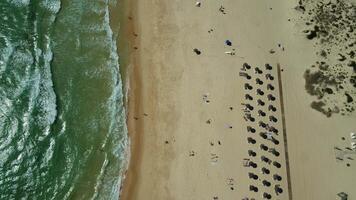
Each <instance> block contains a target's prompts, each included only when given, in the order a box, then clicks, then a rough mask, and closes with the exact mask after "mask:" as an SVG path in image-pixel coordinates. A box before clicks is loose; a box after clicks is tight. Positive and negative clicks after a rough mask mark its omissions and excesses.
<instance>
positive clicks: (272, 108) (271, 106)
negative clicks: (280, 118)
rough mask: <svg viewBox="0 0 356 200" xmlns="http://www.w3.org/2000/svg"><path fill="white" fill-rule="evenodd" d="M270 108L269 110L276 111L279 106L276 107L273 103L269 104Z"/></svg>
mask: <svg viewBox="0 0 356 200" xmlns="http://www.w3.org/2000/svg"><path fill="white" fill-rule="evenodd" d="M268 110H269V111H273V112H276V111H277V108H276V107H274V106H273V105H269V106H268Z"/></svg>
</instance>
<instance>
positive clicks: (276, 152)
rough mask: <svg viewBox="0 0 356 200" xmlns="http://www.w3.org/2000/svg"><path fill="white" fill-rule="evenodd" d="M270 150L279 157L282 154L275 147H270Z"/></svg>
mask: <svg viewBox="0 0 356 200" xmlns="http://www.w3.org/2000/svg"><path fill="white" fill-rule="evenodd" d="M268 151H269V152H271V153H272V154H273V155H275V156H277V157H278V156H279V155H280V153H279V152H278V151H277V150H276V149H275V148H272V149H269V150H268Z"/></svg>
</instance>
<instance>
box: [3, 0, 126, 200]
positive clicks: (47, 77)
mask: <svg viewBox="0 0 356 200" xmlns="http://www.w3.org/2000/svg"><path fill="white" fill-rule="evenodd" d="M115 3H116V2H115V1H111V2H110V1H109V0H0V199H1V200H3V199H6V200H10V199H41V200H43V199H60V200H62V199H118V192H119V183H120V170H121V169H122V167H123V159H124V157H123V156H124V153H123V152H124V151H125V149H126V126H125V111H124V108H123V96H122V83H121V79H120V74H119V64H118V55H117V49H116V37H117V32H118V30H117V29H118V26H115V27H114V26H110V23H109V21H110V12H109V10H110V8H111V7H114V6H115Z"/></svg>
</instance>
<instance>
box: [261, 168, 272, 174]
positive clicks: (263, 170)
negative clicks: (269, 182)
mask: <svg viewBox="0 0 356 200" xmlns="http://www.w3.org/2000/svg"><path fill="white" fill-rule="evenodd" d="M261 170H262V173H263V174H269V173H270V171H269V169H267V168H265V167H262V169H261Z"/></svg>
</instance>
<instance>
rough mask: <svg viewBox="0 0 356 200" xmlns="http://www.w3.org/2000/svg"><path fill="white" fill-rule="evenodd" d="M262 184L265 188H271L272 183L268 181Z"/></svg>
mask: <svg viewBox="0 0 356 200" xmlns="http://www.w3.org/2000/svg"><path fill="white" fill-rule="evenodd" d="M262 184H263V185H264V186H267V187H269V186H271V183H270V182H269V181H266V180H263V181H262Z"/></svg>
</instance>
